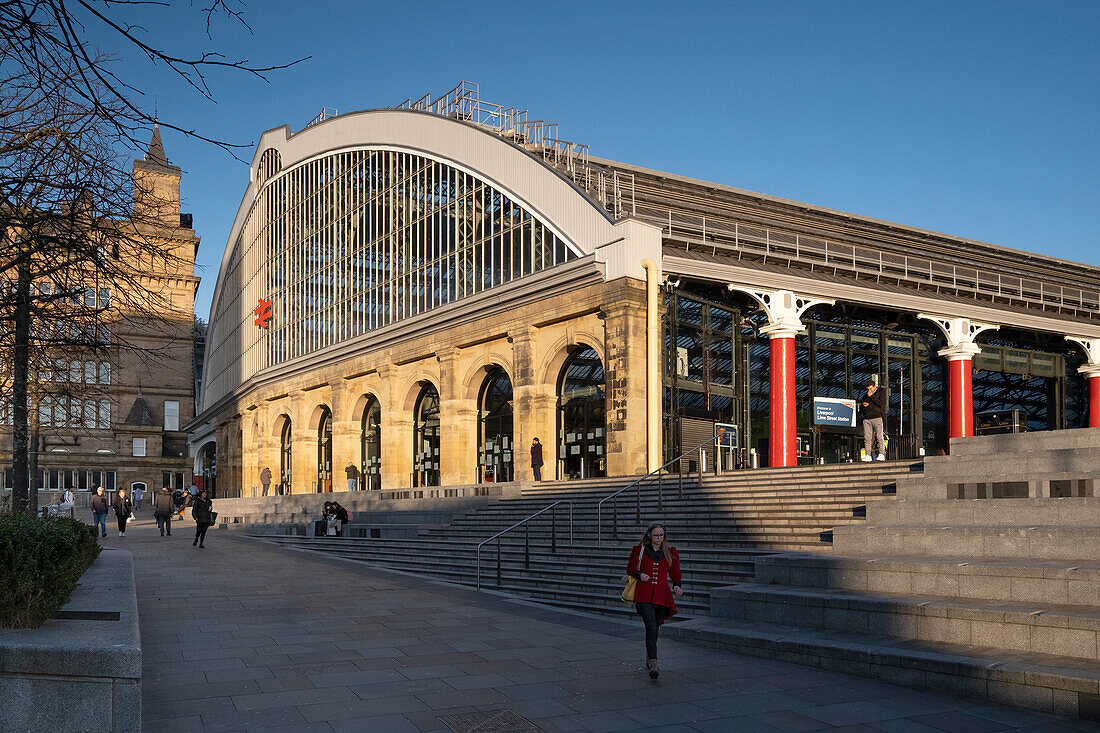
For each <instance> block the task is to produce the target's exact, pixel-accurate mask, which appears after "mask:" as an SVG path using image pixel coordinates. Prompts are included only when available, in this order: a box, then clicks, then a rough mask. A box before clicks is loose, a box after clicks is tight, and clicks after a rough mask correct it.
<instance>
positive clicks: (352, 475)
mask: <svg viewBox="0 0 1100 733" xmlns="http://www.w3.org/2000/svg"><path fill="white" fill-rule="evenodd" d="M344 473H345V474H347V477H348V491H355V484H356V482H357V481H358V480H359V469H358V468H356V467H355V464H354V463H352V462H350V461H349V462H348V467H347V468H345V469H344Z"/></svg>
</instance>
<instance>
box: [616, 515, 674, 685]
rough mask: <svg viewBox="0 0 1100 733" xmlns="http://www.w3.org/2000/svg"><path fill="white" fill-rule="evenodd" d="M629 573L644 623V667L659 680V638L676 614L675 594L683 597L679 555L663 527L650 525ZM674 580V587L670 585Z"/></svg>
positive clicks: (632, 556) (628, 569) (639, 613)
mask: <svg viewBox="0 0 1100 733" xmlns="http://www.w3.org/2000/svg"><path fill="white" fill-rule="evenodd" d="M626 574H627V575H631V576H633V577H634V578H635V579H636V580H637V581H638V584H637V585H636V586H635V588H634V608H635V610H637V611H638V615H639V616H641V617H642V623H644V624H645V652H646V663H645V666H646V667H647V668H648V669H649V676H650V678H652V679H657V676H658V675H659V674H660V669H658V667H657V636H658V634H659V629H660V627H661V624H663V623H664V622H665V620H666V619H668V618H669V617H670V616H672V615H674V614H675V613H676V602H675V601H674V600H673V594H675V595H677V596H679V595H682V594H683V590H681V588H680V555H679V553H677V552H676V548H675V547H671V546H670V545H669V544H668V538H667V537H666V535H665V526H664V525H663V524H656V523H655V524H651V525H649V528H648V529H647V530H646V531H645V534H644V535H642V540H641V542H639V543H638V544H637V545H635V546H634V549H633V550H631V551H630V562H629V563H628V564H627V568H626ZM670 578H671V579H672V588H671V589H670V588H669V586H668V581H669V579H670Z"/></svg>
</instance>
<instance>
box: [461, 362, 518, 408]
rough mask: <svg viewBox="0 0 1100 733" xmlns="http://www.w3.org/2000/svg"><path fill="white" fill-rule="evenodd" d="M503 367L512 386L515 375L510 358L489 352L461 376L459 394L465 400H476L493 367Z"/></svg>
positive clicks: (514, 381)
mask: <svg viewBox="0 0 1100 733" xmlns="http://www.w3.org/2000/svg"><path fill="white" fill-rule="evenodd" d="M497 368H500V369H503V370H504V373H505V374H507V375H508V379H509V380H511V382H512V386H513V387H514V386H515V384H516V376H515V373H514V370H513V368H512V364H511V360H510V359H504V358H502V357H501V355H499V354H490V355H489V358H488V359H487V360H485V361H482V362H480V363H478V364H477V366H471V367H470V368H469V369H467V370H466V375H465V376H464V377H463V379H462V381H461V382H460V384H461V385H462V386H461V388H460V390H459V391H460V395H461V396H462V397H463V398H464V399H467V400H476V399H477V396H478V394H479V393H480V392H481V386H482V384H484V383H485V378H486V377H488V376H489V375H490V374H491V373H492V372H493V370H494V369H497Z"/></svg>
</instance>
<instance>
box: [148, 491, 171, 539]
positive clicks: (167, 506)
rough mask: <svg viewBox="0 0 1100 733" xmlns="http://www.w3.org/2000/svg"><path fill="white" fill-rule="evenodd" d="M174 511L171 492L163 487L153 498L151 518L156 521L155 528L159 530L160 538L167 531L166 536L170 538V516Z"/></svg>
mask: <svg viewBox="0 0 1100 733" xmlns="http://www.w3.org/2000/svg"><path fill="white" fill-rule="evenodd" d="M174 510H175V502H174V501H173V500H172V492H171V491H169V490H168V487H167V486H165V487H164V488H162V489H161V490H160V491H158V492H157V495H156V496H154V497H153V516H154V517H156V520H157V528H158V529H160V536H161V537H163V536H164V531H165V530H168V536H169V537H171V536H172V514H173V513H174Z"/></svg>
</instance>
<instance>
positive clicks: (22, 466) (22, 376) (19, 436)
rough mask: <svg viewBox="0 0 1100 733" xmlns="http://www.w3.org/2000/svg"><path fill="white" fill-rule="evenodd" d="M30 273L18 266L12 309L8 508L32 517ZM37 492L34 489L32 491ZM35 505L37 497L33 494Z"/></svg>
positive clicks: (25, 268) (33, 511) (33, 512)
mask: <svg viewBox="0 0 1100 733" xmlns="http://www.w3.org/2000/svg"><path fill="white" fill-rule="evenodd" d="M30 296H31V273H30V269H29V268H27V267H20V268H19V277H18V279H17V280H16V284H15V304H14V305H15V307H14V309H13V316H14V318H13V324H12V325H13V326H14V327H15V328H14V331H15V333H14V349H13V352H14V353H13V357H14V359H13V361H14V363H13V364H12V421H13V422H12V473H13V481H12V492H11V510H12V512H13V513H15V514H28V515H30V516H34V514H35V510H34V509H33V508H32V507H31V484H30V471H29V468H30V467H29V466H28V458H29V455H28V450H27V449H28V446H29V438H30V436H29V435H28V427H29V425H28V423H29V419H28V417H29V415H28V412H29V410H28V404H27V368H28V363H29V361H30V359H29V355H30V335H31V307H30ZM35 493H37V492H35ZM34 499H35V501H34V503H35V504H38V497H37V496H35V497H34Z"/></svg>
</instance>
